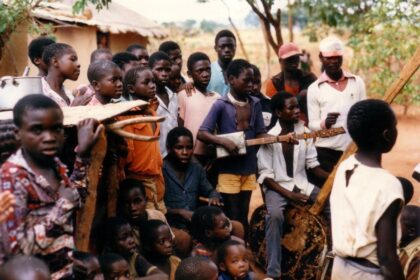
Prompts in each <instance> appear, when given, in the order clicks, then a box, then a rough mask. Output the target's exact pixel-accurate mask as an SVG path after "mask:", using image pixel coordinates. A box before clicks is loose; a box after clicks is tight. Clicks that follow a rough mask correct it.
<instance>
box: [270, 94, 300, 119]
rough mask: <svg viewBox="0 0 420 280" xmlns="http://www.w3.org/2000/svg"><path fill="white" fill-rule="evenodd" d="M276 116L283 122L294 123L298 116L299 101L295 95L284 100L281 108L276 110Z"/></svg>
mask: <svg viewBox="0 0 420 280" xmlns="http://www.w3.org/2000/svg"><path fill="white" fill-rule="evenodd" d="M276 113H277V117H278V118H279V119H281V120H282V121H285V122H292V123H296V122H298V121H299V118H300V109H299V103H298V101H297V98H296V97H290V98H288V99H286V100H285V101H284V108H283V110H281V111H279V110H276Z"/></svg>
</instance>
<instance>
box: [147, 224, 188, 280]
mask: <svg viewBox="0 0 420 280" xmlns="http://www.w3.org/2000/svg"><path fill="white" fill-rule="evenodd" d="M140 237H141V243H142V244H143V254H144V257H145V258H146V259H147V260H148V261H149V262H150V263H151V264H154V265H156V266H157V267H158V268H159V269H160V270H161V271H163V272H164V273H166V275H168V276H169V279H170V280H174V279H175V271H176V269H177V267H178V265H179V263H180V262H181V259H180V258H178V257H176V256H174V255H173V254H174V248H173V240H172V232H171V229H170V228H169V226H168V225H167V224H166V223H164V222H162V221H160V220H149V221H148V222H147V223H146V224H145V225H144V228H142V231H141V235H140Z"/></svg>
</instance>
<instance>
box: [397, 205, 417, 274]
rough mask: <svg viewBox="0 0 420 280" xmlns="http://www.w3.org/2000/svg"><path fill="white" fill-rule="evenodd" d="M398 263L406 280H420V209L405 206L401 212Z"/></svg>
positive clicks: (413, 206)
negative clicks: (399, 262)
mask: <svg viewBox="0 0 420 280" xmlns="http://www.w3.org/2000/svg"><path fill="white" fill-rule="evenodd" d="M400 223H401V233H402V236H401V241H400V248H401V249H400V250H401V251H400V261H401V265H402V267H403V270H404V276H405V279H407V280H418V279H419V278H420V207H418V206H415V205H407V206H405V207H404V208H403V210H402V211H401V218H400Z"/></svg>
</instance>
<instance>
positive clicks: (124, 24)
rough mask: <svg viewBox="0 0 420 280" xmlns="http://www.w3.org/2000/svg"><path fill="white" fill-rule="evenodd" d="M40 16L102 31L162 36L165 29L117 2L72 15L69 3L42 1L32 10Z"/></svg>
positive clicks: (166, 34) (164, 35)
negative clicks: (106, 6)
mask: <svg viewBox="0 0 420 280" xmlns="http://www.w3.org/2000/svg"><path fill="white" fill-rule="evenodd" d="M32 14H33V16H35V17H36V18H39V19H43V20H48V21H52V22H56V23H60V24H62V23H66V24H81V25H89V26H96V27H97V28H98V29H99V30H100V31H102V32H109V33H114V34H116V33H127V32H134V33H138V34H139V35H141V36H143V37H155V38H164V37H167V36H168V31H167V30H166V29H165V28H163V27H162V26H161V25H159V24H158V23H156V22H154V21H152V20H150V19H147V18H145V17H144V16H142V15H140V14H138V13H137V12H135V11H133V10H130V9H128V8H126V7H124V6H121V5H118V4H116V3H112V2H111V3H109V8H108V9H106V8H105V9H102V10H101V11H99V12H98V11H97V10H96V9H95V8H94V7H92V6H90V7H89V8H88V9H87V10H86V11H85V12H84V13H83V14H77V15H74V14H73V12H72V7H71V5H69V4H65V3H62V2H60V1H48V2H46V1H43V2H41V4H40V5H39V6H38V7H37V8H35V9H34V10H33V11H32Z"/></svg>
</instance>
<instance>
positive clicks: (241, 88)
mask: <svg viewBox="0 0 420 280" xmlns="http://www.w3.org/2000/svg"><path fill="white" fill-rule="evenodd" d="M253 81H254V73H253V71H252V68H246V69H243V70H242V72H241V73H239V75H238V77H235V76H233V75H230V76H229V84H230V87H231V88H232V90H233V91H234V92H235V93H236V94H237V95H239V96H245V95H248V94H251V93H252V87H253Z"/></svg>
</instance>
